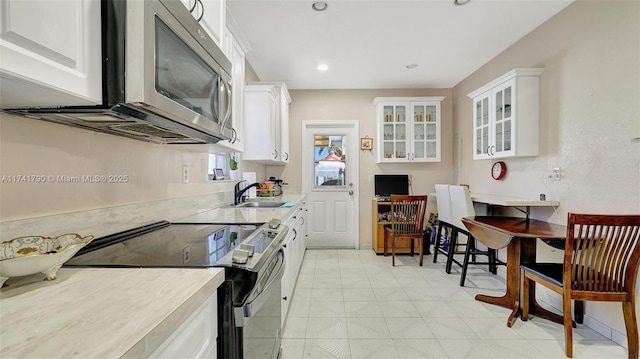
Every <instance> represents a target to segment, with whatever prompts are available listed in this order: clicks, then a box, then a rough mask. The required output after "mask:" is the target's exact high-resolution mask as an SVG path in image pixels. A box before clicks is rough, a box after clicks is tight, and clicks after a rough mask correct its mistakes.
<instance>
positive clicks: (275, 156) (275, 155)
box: [273, 150, 278, 160]
mask: <svg viewBox="0 0 640 359" xmlns="http://www.w3.org/2000/svg"><path fill="white" fill-rule="evenodd" d="M273 152H274V153H275V154H274V155H273V159H274V160H277V159H278V150H273Z"/></svg>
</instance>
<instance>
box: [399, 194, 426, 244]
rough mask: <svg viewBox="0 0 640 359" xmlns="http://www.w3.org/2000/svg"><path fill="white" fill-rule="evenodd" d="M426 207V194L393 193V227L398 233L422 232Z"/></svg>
mask: <svg viewBox="0 0 640 359" xmlns="http://www.w3.org/2000/svg"><path fill="white" fill-rule="evenodd" d="M426 208H427V196H426V195H419V196H401V195H391V229H392V230H393V232H394V233H395V234H396V235H402V234H422V230H423V224H424V214H425V211H426Z"/></svg>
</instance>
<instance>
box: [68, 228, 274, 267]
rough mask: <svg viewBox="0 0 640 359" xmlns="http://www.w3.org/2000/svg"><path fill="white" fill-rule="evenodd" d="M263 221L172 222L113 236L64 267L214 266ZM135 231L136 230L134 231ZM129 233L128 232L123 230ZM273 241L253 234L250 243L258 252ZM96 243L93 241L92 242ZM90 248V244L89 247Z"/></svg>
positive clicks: (249, 235) (98, 240) (248, 236)
mask: <svg viewBox="0 0 640 359" xmlns="http://www.w3.org/2000/svg"><path fill="white" fill-rule="evenodd" d="M259 226H260V224H257V225H256V224H249V225H246V224H242V225H236V224H227V225H225V224H222V225H221V224H186V223H185V224H182V223H173V224H170V225H168V226H165V227H162V228H159V229H157V230H153V231H151V232H148V233H144V234H140V235H133V236H131V237H130V238H128V239H125V240H122V239H118V238H116V239H114V240H113V241H112V242H113V243H106V244H105V243H104V240H103V241H100V239H96V241H97V242H98V243H100V242H102V243H100V244H101V246H102V248H99V249H96V250H93V251H89V252H87V253H83V254H79V255H76V256H75V257H73V258H71V259H70V260H69V261H68V262H66V263H65V266H105V267H121V266H124V267H211V266H216V265H217V264H218V265H219V264H220V260H221V259H222V258H223V257H224V256H225V255H226V254H227V253H230V252H231V251H232V250H233V249H234V248H235V247H237V246H238V245H240V243H242V242H243V241H245V240H247V239H249V238H250V237H251V235H252V234H253V233H254V232H255V231H256V230H257V229H258V228H259ZM132 231H135V230H132ZM123 236H127V233H126V232H125V233H123ZM270 242H271V241H267V240H264V238H263V237H262V236H254V238H252V239H251V240H249V242H246V243H248V244H252V245H254V247H255V249H254V251H255V253H257V254H260V253H262V252H263V251H264V250H266V249H267V247H268V246H269V244H270ZM92 244H93V243H92ZM89 249H91V245H90V246H89Z"/></svg>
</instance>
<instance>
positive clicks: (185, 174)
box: [182, 165, 189, 183]
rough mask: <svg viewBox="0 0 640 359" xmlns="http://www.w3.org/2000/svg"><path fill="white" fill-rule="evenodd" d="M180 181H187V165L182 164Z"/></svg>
mask: <svg viewBox="0 0 640 359" xmlns="http://www.w3.org/2000/svg"><path fill="white" fill-rule="evenodd" d="M182 183H189V166H187V165H182Z"/></svg>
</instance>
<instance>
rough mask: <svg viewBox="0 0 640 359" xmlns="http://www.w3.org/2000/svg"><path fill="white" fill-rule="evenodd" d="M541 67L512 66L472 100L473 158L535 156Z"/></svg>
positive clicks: (481, 89) (479, 91) (473, 95)
mask: <svg viewBox="0 0 640 359" xmlns="http://www.w3.org/2000/svg"><path fill="white" fill-rule="evenodd" d="M543 70H544V69H537V68H533V69H515V70H512V71H510V72H508V73H506V74H504V75H503V76H500V77H499V78H497V79H495V80H493V81H491V82H489V83H488V84H486V85H484V86H482V87H481V88H479V89H477V90H476V91H474V92H472V93H470V94H469V95H468V96H469V97H470V98H472V99H473V159H474V160H479V159H487V158H507V157H524V156H537V155H538V122H539V97H540V95H539V88H540V75H541V74H542V71H543Z"/></svg>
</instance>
